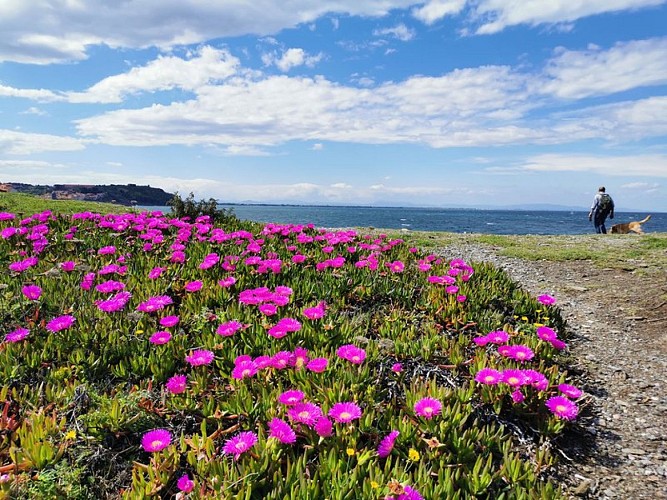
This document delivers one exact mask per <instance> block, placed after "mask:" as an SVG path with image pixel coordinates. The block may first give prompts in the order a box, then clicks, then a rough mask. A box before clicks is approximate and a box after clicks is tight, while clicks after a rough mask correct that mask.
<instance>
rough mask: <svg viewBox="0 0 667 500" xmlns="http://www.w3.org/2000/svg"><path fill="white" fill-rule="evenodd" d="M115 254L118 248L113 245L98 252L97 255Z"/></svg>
mask: <svg viewBox="0 0 667 500" xmlns="http://www.w3.org/2000/svg"><path fill="white" fill-rule="evenodd" d="M114 253H116V247H115V246H113V245H109V246H107V247H102V248H100V249H99V250H98V251H97V255H111V254H114Z"/></svg>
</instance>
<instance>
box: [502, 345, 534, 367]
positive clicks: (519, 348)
mask: <svg viewBox="0 0 667 500" xmlns="http://www.w3.org/2000/svg"><path fill="white" fill-rule="evenodd" d="M498 352H500V349H498ZM503 355H504V356H507V357H508V358H512V359H515V360H516V361H520V362H522V363H523V362H524V361H530V360H531V359H533V358H534V357H535V353H534V352H533V350H532V349H531V348H530V347H528V346H525V345H513V346H509V348H508V349H507V350H506V352H505V353H503Z"/></svg>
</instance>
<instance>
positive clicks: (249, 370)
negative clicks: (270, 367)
mask: <svg viewBox="0 0 667 500" xmlns="http://www.w3.org/2000/svg"><path fill="white" fill-rule="evenodd" d="M256 373H257V363H255V362H254V361H241V362H240V363H238V364H237V365H236V366H234V369H233V370H232V378H235V379H236V380H242V379H244V378H250V377H252V376H254V375H255V374H256Z"/></svg>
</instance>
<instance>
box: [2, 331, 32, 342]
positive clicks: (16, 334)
mask: <svg viewBox="0 0 667 500" xmlns="http://www.w3.org/2000/svg"><path fill="white" fill-rule="evenodd" d="M29 334H30V330H28V329H27V328H17V329H16V330H12V331H11V332H9V333H8V334H7V335H5V342H12V343H13V342H20V341H21V340H23V339H24V338H26V337H27V336H28V335H29Z"/></svg>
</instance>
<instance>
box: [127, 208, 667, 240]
mask: <svg viewBox="0 0 667 500" xmlns="http://www.w3.org/2000/svg"><path fill="white" fill-rule="evenodd" d="M137 208H138V209H140V210H150V211H153V210H160V211H162V212H164V213H168V212H169V207H155V206H151V207H137ZM219 208H224V209H232V210H233V211H234V214H235V215H236V216H237V217H238V218H239V219H242V220H250V221H254V222H263V223H268V222H274V223H281V224H310V223H312V224H314V225H315V226H316V227H323V228H352V227H353V228H375V229H394V230H396V229H398V230H404V231H446V232H452V233H483V234H536V235H539V234H544V235H547V234H551V235H553V234H590V233H594V232H595V229H594V227H593V224H592V223H591V222H589V221H588V211H587V210H586V211H560V210H559V211H556V210H554V211H547V210H480V209H469V208H415V207H364V206H318V205H226V204H221V205H219ZM647 215H648V214H647V213H645V212H617V213H616V214H615V216H614V219H613V220H609V219H607V230H609V228H611V225H612V224H616V223H619V222H630V221H638V220H642V219H643V218H644V217H646V216H647ZM643 229H644V232H645V233H665V232H667V213H653V214H651V220H650V221H648V222H647V223H645V224H644V225H643Z"/></svg>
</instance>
